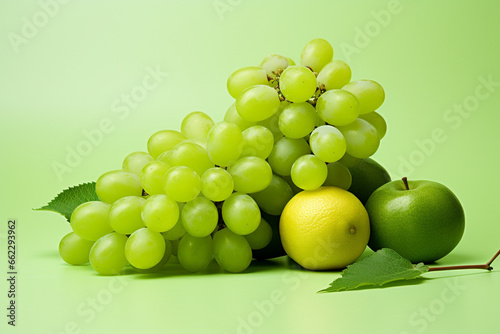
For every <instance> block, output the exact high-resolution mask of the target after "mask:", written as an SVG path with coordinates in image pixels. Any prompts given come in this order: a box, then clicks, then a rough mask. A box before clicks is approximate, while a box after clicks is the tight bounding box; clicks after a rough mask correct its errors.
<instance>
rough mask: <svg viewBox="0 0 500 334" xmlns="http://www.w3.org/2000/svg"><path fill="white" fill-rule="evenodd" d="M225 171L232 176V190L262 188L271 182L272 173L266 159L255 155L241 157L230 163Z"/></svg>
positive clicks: (248, 190)
mask: <svg viewBox="0 0 500 334" xmlns="http://www.w3.org/2000/svg"><path fill="white" fill-rule="evenodd" d="M227 171H228V172H229V174H231V176H232V178H233V181H234V190H236V191H239V192H243V193H254V192H257V191H261V190H264V189H265V188H266V187H267V186H268V185H269V183H271V178H272V175H273V171H272V170H271V166H269V164H268V163H267V162H266V160H264V159H261V158H257V157H245V158H241V159H239V160H238V161H236V162H235V163H233V164H231V165H230V166H229V167H228V168H227Z"/></svg>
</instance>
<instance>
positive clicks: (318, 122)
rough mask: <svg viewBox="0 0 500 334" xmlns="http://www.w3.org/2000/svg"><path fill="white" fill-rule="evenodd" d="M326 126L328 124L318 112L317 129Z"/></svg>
mask: <svg viewBox="0 0 500 334" xmlns="http://www.w3.org/2000/svg"><path fill="white" fill-rule="evenodd" d="M325 124H326V123H325V121H324V120H323V119H322V118H321V117H319V114H318V113H317V112H316V123H315V125H316V127H320V126H322V125H325ZM309 135H310V134H309ZM306 138H307V137H306Z"/></svg>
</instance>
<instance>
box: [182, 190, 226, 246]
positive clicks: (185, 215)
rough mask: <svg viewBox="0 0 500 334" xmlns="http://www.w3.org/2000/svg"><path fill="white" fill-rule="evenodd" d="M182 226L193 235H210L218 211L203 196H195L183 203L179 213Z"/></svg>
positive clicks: (215, 222)
mask: <svg viewBox="0 0 500 334" xmlns="http://www.w3.org/2000/svg"><path fill="white" fill-rule="evenodd" d="M181 219H182V226H184V229H185V230H186V232H187V233H189V234H191V235H192V236H193V237H197V238H203V237H206V236H207V235H210V233H212V232H213V231H214V230H215V228H216V227H217V223H218V222H219V212H218V211H217V208H216V207H215V204H214V203H213V202H212V201H210V200H209V199H206V198H205V197H196V198H195V199H193V200H192V201H189V202H187V203H186V205H184V208H183V209H182V213H181Z"/></svg>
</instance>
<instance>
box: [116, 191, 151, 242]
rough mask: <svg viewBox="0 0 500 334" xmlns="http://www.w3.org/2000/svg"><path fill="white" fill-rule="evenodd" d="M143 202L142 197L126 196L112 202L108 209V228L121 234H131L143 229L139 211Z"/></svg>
mask: <svg viewBox="0 0 500 334" xmlns="http://www.w3.org/2000/svg"><path fill="white" fill-rule="evenodd" d="M145 201H146V200H145V199H144V198H142V197H137V196H126V197H123V198H120V199H119V200H117V201H116V202H114V203H113V204H112V205H111V207H110V208H109V214H108V223H109V226H111V228H112V229H113V230H114V231H116V232H118V233H121V234H132V233H134V232H135V231H136V230H138V229H140V228H143V227H144V222H143V221H142V218H141V211H142V205H143V204H144V202H145Z"/></svg>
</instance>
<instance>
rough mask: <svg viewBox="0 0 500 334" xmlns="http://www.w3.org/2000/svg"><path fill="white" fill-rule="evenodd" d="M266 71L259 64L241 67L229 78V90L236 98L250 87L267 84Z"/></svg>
mask: <svg viewBox="0 0 500 334" xmlns="http://www.w3.org/2000/svg"><path fill="white" fill-rule="evenodd" d="M267 84H268V81H267V74H266V71H265V70H263V69H262V68H260V67H257V66H248V67H243V68H240V69H239V70H237V71H235V72H233V73H232V74H231V75H230V76H229V78H228V79H227V91H228V92H229V94H230V95H231V96H232V97H234V98H235V99H236V98H237V97H238V96H239V95H240V94H241V92H243V91H244V90H245V89H247V88H248V87H252V86H255V85H267Z"/></svg>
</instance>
